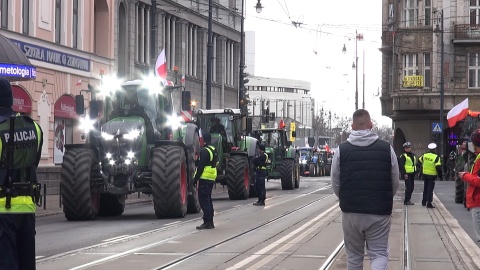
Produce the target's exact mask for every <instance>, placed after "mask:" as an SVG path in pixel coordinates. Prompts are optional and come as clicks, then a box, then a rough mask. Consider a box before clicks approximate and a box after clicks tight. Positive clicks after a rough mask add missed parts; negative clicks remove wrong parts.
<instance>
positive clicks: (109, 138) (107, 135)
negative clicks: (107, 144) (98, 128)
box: [102, 132, 114, 141]
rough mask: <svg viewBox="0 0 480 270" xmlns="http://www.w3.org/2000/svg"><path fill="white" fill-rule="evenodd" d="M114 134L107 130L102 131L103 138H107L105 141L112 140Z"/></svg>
mask: <svg viewBox="0 0 480 270" xmlns="http://www.w3.org/2000/svg"><path fill="white" fill-rule="evenodd" d="M113 137H114V136H113V135H111V134H108V133H106V132H102V138H103V139H104V140H105V141H110V140H113Z"/></svg>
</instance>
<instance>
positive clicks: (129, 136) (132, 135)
mask: <svg viewBox="0 0 480 270" xmlns="http://www.w3.org/2000/svg"><path fill="white" fill-rule="evenodd" d="M138 136H140V130H138V129H132V130H130V132H129V133H127V134H125V135H123V138H125V139H127V140H135V139H136V138H137V137H138Z"/></svg>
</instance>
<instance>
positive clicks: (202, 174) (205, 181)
mask: <svg viewBox="0 0 480 270" xmlns="http://www.w3.org/2000/svg"><path fill="white" fill-rule="evenodd" d="M203 141H204V142H205V145H204V146H203V148H202V150H201V151H200V159H199V160H198V165H197V172H196V173H195V178H194V182H195V183H197V181H198V185H199V186H198V199H199V201H200V207H201V208H202V211H203V224H202V225H200V226H197V230H203V229H213V228H215V225H214V224H213V203H212V189H213V185H214V184H215V179H217V161H218V154H217V150H216V149H215V147H214V146H213V145H212V135H210V133H205V134H203Z"/></svg>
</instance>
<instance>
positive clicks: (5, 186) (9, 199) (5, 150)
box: [0, 78, 43, 270]
mask: <svg viewBox="0 0 480 270" xmlns="http://www.w3.org/2000/svg"><path fill="white" fill-rule="evenodd" d="M12 105H13V94H12V87H11V85H10V82H9V81H8V80H6V79H4V78H0V247H1V248H0V269H12V270H16V269H28V270H32V269H35V210H36V203H38V200H39V195H40V185H39V184H38V182H37V178H36V170H37V166H38V163H39V162H40V155H41V152H42V143H43V142H42V137H43V136H42V135H43V134H42V130H41V128H40V126H39V125H38V124H37V123H35V122H34V121H33V120H32V119H31V118H30V117H27V116H20V115H15V114H14V112H13V110H12Z"/></svg>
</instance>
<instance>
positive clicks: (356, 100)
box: [342, 30, 359, 110]
mask: <svg viewBox="0 0 480 270" xmlns="http://www.w3.org/2000/svg"><path fill="white" fill-rule="evenodd" d="M358 39H359V35H358V33H357V30H355V61H354V62H353V64H352V69H354V70H355V110H358V54H357V51H358V46H357V45H358V44H357V40H358ZM342 53H343V54H346V53H347V47H346V46H345V44H343V49H342Z"/></svg>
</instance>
